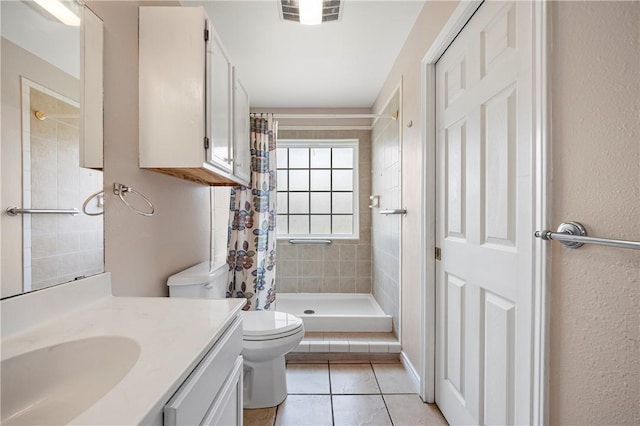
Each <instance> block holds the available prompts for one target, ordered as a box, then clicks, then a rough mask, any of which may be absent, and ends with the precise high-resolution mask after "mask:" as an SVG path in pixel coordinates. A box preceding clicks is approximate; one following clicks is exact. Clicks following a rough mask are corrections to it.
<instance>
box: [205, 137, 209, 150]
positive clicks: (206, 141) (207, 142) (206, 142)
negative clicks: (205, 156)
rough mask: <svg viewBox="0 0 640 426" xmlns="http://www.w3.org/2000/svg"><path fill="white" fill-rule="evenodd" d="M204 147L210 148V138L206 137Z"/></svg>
mask: <svg viewBox="0 0 640 426" xmlns="http://www.w3.org/2000/svg"><path fill="white" fill-rule="evenodd" d="M204 149H209V138H208V137H206V136H205V137H204Z"/></svg>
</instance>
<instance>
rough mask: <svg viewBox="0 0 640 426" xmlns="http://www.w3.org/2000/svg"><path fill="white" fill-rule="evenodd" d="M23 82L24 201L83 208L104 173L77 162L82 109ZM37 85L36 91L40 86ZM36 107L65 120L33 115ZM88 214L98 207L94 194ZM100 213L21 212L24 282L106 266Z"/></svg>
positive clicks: (56, 279) (47, 281)
mask: <svg viewBox="0 0 640 426" xmlns="http://www.w3.org/2000/svg"><path fill="white" fill-rule="evenodd" d="M36 86H38V85H36V84H31V88H30V90H29V88H28V87H27V86H23V87H24V90H25V91H26V92H25V95H29V105H30V111H29V112H28V115H29V117H30V118H29V127H28V130H27V127H26V126H25V135H24V144H23V157H24V161H23V167H24V178H23V180H24V182H23V186H24V188H23V191H24V204H25V207H31V208H34V209H70V208H73V207H75V208H76V209H78V210H81V208H82V204H83V202H84V200H85V199H86V198H87V197H89V195H91V194H93V193H95V192H97V191H99V190H100V189H102V172H101V171H96V170H90V169H85V168H81V167H80V166H79V159H80V155H79V147H80V145H79V118H78V116H79V114H80V110H79V109H78V108H77V107H75V106H73V105H70V104H69V103H67V102H65V101H64V100H62V99H60V98H58V97H56V94H54V93H52V92H50V91H49V90H48V89H46V88H44V87H41V86H38V87H36ZM38 89H40V90H38ZM34 111H42V112H44V113H45V114H49V115H55V114H59V115H63V116H66V117H64V118H59V119H56V118H47V119H45V120H43V121H41V120H38V119H36V118H35V117H34V114H33V113H34ZM87 210H88V211H89V212H99V211H101V210H102V208H101V207H99V206H98V205H97V199H96V198H93V199H92V200H91V201H90V202H89V203H88V204H87ZM102 223H103V221H102V216H88V215H85V214H83V213H80V214H78V215H75V216H71V215H25V216H24V218H23V226H24V235H25V238H24V250H25V253H24V254H25V256H24V259H25V262H24V264H25V270H24V280H25V284H27V283H28V282H30V283H31V289H34V290H35V289H38V288H42V287H46V286H49V285H52V284H57V283H61V282H66V281H70V280H73V279H74V278H76V277H79V276H83V275H84V276H88V275H93V274H96V273H99V272H102V270H103V269H104V266H103V264H104V262H103V259H104V249H103V247H104V244H103V232H102V229H103V226H102Z"/></svg>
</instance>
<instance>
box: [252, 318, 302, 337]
mask: <svg viewBox="0 0 640 426" xmlns="http://www.w3.org/2000/svg"><path fill="white" fill-rule="evenodd" d="M241 315H242V321H243V336H242V338H243V339H244V340H249V341H261V340H273V339H282V338H284V337H288V336H292V335H294V334H297V333H299V332H300V331H301V330H302V329H303V323H302V320H301V319H300V318H298V317H296V316H295V315H291V314H288V313H286V312H277V311H242V312H241Z"/></svg>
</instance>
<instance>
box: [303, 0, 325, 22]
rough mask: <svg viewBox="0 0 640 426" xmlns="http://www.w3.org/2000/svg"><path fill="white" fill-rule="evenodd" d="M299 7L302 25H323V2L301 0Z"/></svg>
mask: <svg viewBox="0 0 640 426" xmlns="http://www.w3.org/2000/svg"><path fill="white" fill-rule="evenodd" d="M299 6H300V23H301V24H302V25H320V24H322V0H299Z"/></svg>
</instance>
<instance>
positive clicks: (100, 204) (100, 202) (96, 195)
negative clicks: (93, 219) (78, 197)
mask: <svg viewBox="0 0 640 426" xmlns="http://www.w3.org/2000/svg"><path fill="white" fill-rule="evenodd" d="M94 198H97V199H98V207H102V211H101V212H88V211H87V205H88V204H89V201H91V200H93V199H94ZM100 198H102V200H100ZM82 213H84V214H86V215H87V216H100V215H103V214H104V190H103V189H101V190H100V191H98V192H94V193H93V194H91V195H89V197H87V199H86V200H84V203H82Z"/></svg>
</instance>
